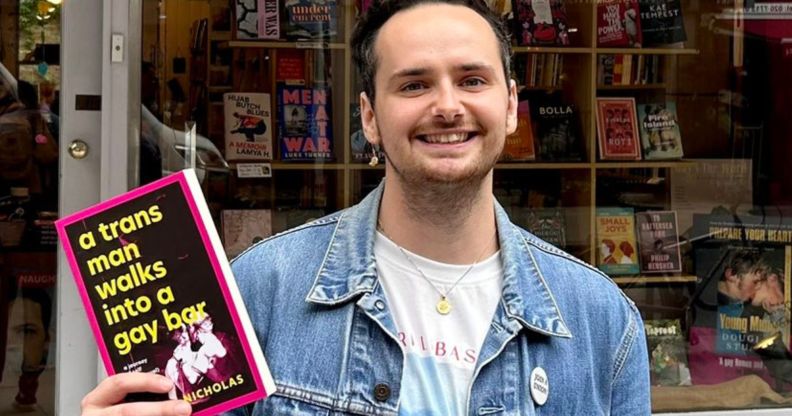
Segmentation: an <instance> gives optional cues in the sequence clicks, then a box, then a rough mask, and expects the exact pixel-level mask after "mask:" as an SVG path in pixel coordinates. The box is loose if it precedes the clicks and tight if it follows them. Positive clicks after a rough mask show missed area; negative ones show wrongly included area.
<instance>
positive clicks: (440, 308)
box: [437, 296, 451, 315]
mask: <svg viewBox="0 0 792 416" xmlns="http://www.w3.org/2000/svg"><path fill="white" fill-rule="evenodd" d="M437 312H439V313H440V315H448V313H449V312H451V302H449V301H448V299H446V298H445V296H444V297H442V298H440V301H439V302H437Z"/></svg>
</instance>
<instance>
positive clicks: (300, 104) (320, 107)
mask: <svg viewBox="0 0 792 416" xmlns="http://www.w3.org/2000/svg"><path fill="white" fill-rule="evenodd" d="M277 92H278V109H279V111H278V128H279V133H280V134H279V135H278V137H279V138H280V146H281V159H282V160H329V159H332V158H333V150H332V143H333V128H332V124H331V121H332V114H331V108H332V105H331V104H332V100H331V98H330V88H329V87H319V86H317V87H313V88H310V87H305V86H299V85H284V84H278V87H277Z"/></svg>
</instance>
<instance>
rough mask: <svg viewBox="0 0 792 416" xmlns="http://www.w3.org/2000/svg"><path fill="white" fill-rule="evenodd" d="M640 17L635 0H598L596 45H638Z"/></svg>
mask: <svg viewBox="0 0 792 416" xmlns="http://www.w3.org/2000/svg"><path fill="white" fill-rule="evenodd" d="M641 41H642V35H641V17H640V13H639V11H638V1H637V0H599V2H598V3H597V45H598V46H607V47H624V46H629V47H640V46H641Z"/></svg>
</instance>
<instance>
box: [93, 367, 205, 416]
mask: <svg viewBox="0 0 792 416" xmlns="http://www.w3.org/2000/svg"><path fill="white" fill-rule="evenodd" d="M171 389H173V382H172V381H170V379H168V378H167V377H163V376H160V375H156V374H150V373H119V374H116V375H114V376H111V377H108V378H107V379H105V380H103V381H102V382H101V383H99V385H98V386H96V388H95V389H93V390H92V391H91V392H90V393H88V394H87V395H86V396H85V397H84V398H83V400H82V404H81V406H82V416H133V415H134V416H188V415H189V414H191V413H192V407H191V406H190V404H189V403H187V402H185V401H183V400H167V401H161V402H135V403H123V400H124V397H126V396H127V394H130V393H140V392H150V393H167V392H169V391H170V390H171Z"/></svg>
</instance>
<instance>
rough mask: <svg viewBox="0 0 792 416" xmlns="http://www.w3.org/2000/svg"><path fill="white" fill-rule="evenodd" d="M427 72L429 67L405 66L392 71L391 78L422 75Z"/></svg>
mask: <svg viewBox="0 0 792 416" xmlns="http://www.w3.org/2000/svg"><path fill="white" fill-rule="evenodd" d="M427 72H429V68H424V67H416V68H405V69H401V70H398V71H396V72H394V73H393V76H392V77H391V78H405V77H416V76H420V75H424V74H426V73H427Z"/></svg>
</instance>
